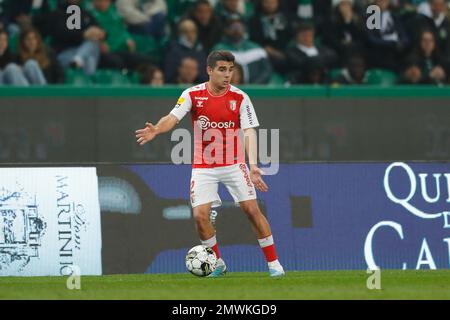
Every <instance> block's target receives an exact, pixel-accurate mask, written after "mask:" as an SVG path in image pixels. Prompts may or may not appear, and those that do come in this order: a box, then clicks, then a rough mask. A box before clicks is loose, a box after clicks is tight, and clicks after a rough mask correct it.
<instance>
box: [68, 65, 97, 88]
mask: <svg viewBox="0 0 450 320" xmlns="http://www.w3.org/2000/svg"><path fill="white" fill-rule="evenodd" d="M64 78H65V79H64V83H66V84H70V85H73V86H86V85H90V84H92V80H91V79H90V78H89V76H87V75H86V74H85V73H84V71H83V70H79V69H70V68H68V69H65V70H64Z"/></svg>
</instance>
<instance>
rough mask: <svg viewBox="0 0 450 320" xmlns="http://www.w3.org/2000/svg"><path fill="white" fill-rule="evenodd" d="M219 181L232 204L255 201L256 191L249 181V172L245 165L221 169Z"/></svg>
mask: <svg viewBox="0 0 450 320" xmlns="http://www.w3.org/2000/svg"><path fill="white" fill-rule="evenodd" d="M220 181H221V182H222V183H223V184H224V185H225V187H226V188H227V190H228V192H229V193H230V194H231V196H232V197H233V199H234V202H236V203H240V202H243V201H248V200H253V199H256V190H255V186H254V185H253V183H252V181H251V180H250V172H249V170H248V168H247V165H246V164H235V165H232V166H227V167H224V168H223V169H222V174H221V176H220Z"/></svg>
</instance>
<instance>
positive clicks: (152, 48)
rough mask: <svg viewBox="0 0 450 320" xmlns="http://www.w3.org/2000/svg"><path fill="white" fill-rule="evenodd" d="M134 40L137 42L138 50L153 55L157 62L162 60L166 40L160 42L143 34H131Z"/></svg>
mask: <svg viewBox="0 0 450 320" xmlns="http://www.w3.org/2000/svg"><path fill="white" fill-rule="evenodd" d="M131 37H132V38H133V40H134V42H135V43H136V51H137V52H138V53H142V54H146V55H148V56H150V57H152V58H153V59H154V60H155V62H156V63H159V62H161V61H162V58H163V57H162V56H163V54H162V53H163V50H162V48H163V46H164V45H165V40H162V41H161V42H158V41H157V40H156V39H154V38H152V37H149V36H143V35H138V34H131Z"/></svg>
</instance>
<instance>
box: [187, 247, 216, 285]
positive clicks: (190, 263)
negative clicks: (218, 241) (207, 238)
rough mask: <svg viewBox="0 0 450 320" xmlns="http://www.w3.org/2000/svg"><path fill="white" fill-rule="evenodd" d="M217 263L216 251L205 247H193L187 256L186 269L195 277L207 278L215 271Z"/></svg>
mask: <svg viewBox="0 0 450 320" xmlns="http://www.w3.org/2000/svg"><path fill="white" fill-rule="evenodd" d="M216 263H217V257H216V254H215V253H214V250H213V249H211V248H209V247H207V246H204V245H198V246H195V247H193V248H192V249H190V250H189V251H188V253H187V255H186V268H187V269H188V270H189V272H190V273H192V274H193V275H194V276H198V277H206V276H207V275H209V274H211V272H213V271H214V269H215V268H216Z"/></svg>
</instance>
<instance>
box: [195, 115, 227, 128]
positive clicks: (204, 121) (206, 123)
mask: <svg viewBox="0 0 450 320" xmlns="http://www.w3.org/2000/svg"><path fill="white" fill-rule="evenodd" d="M197 124H198V126H199V127H200V128H201V129H202V130H207V129H234V127H235V123H234V122H233V121H231V120H230V121H226V122H216V121H210V120H209V118H208V117H207V116H200V117H198V119H197Z"/></svg>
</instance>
